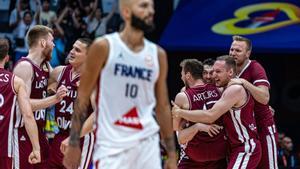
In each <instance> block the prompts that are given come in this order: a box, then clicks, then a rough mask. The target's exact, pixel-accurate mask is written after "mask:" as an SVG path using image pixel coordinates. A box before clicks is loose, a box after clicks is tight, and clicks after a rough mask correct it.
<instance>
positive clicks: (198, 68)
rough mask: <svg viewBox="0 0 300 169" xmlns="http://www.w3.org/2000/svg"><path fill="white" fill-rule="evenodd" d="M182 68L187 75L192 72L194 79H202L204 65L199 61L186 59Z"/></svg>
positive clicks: (182, 62)
mask: <svg viewBox="0 0 300 169" xmlns="http://www.w3.org/2000/svg"><path fill="white" fill-rule="evenodd" d="M180 66H181V67H182V68H183V71H184V72H185V73H187V72H190V73H191V75H192V76H193V78H195V79H202V73H203V64H202V62H201V61H199V60H197V59H184V60H183V61H181V63H180Z"/></svg>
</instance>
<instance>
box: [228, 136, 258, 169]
mask: <svg viewBox="0 0 300 169" xmlns="http://www.w3.org/2000/svg"><path fill="white" fill-rule="evenodd" d="M260 159H261V145H260V142H259V140H254V139H250V140H248V141H246V142H245V143H244V145H243V146H238V147H235V148H232V149H231V153H230V155H229V164H228V166H227V169H240V168H241V169H256V167H257V166H258V163H259V162H260Z"/></svg>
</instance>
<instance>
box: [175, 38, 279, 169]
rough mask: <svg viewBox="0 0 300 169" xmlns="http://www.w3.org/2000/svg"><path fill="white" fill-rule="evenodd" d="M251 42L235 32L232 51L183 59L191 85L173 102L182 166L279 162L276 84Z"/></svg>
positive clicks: (248, 165)
mask: <svg viewBox="0 0 300 169" xmlns="http://www.w3.org/2000/svg"><path fill="white" fill-rule="evenodd" d="M251 48H252V45H251V41H250V40H249V39H247V38H244V37H241V36H233V42H232V44H231V48H230V52H229V55H224V56H220V57H217V59H216V61H213V60H212V59H208V60H205V61H204V63H203V64H202V62H200V61H198V60H196V59H187V60H184V61H182V62H181V65H180V66H181V67H182V71H181V79H182V81H183V82H184V84H185V87H184V88H183V89H182V91H181V92H180V93H178V94H177V96H176V98H175V102H174V103H173V108H172V114H173V128H174V130H176V131H177V133H178V135H177V136H178V141H179V143H180V145H181V156H180V160H179V165H178V166H179V168H181V169H187V168H212V169H221V168H226V167H227V168H228V169H229V168H237V169H238V168H260V169H266V168H274V169H276V168H278V167H277V150H276V146H277V145H276V137H277V132H276V127H275V123H274V119H273V115H272V111H271V108H270V107H269V105H268V101H269V91H268V90H269V88H270V84H269V82H268V79H267V76H266V73H265V71H264V69H263V67H262V66H261V65H260V64H259V63H258V62H257V61H255V60H250V59H249V56H250V53H251ZM225 142H227V144H226V143H225Z"/></svg>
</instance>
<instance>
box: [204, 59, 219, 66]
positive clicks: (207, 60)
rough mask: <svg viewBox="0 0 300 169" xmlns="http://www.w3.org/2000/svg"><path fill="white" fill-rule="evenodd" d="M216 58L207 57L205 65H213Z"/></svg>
mask: <svg viewBox="0 0 300 169" xmlns="http://www.w3.org/2000/svg"><path fill="white" fill-rule="evenodd" d="M215 61H216V60H214V59H212V58H207V59H205V60H204V61H203V65H208V66H213V65H214V63H215Z"/></svg>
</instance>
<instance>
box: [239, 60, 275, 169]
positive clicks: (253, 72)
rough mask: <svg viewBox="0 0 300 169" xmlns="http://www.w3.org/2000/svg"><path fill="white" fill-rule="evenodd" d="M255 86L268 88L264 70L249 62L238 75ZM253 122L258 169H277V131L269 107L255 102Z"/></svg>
mask: <svg viewBox="0 0 300 169" xmlns="http://www.w3.org/2000/svg"><path fill="white" fill-rule="evenodd" d="M238 77H240V78H244V79H246V80H247V81H248V82H250V83H252V84H253V85H255V86H259V85H264V86H267V87H268V88H270V83H269V81H268V78H267V75H266V72H265V70H264V68H263V67H262V66H261V65H260V64H259V63H258V62H257V61H255V60H250V61H249V63H248V64H247V65H246V66H245V68H244V69H243V70H242V71H241V73H240V74H239V75H238ZM254 114H255V120H256V124H257V127H258V134H259V138H260V142H261V147H262V158H261V162H260V164H259V166H258V169H277V168H278V166H277V146H276V142H277V131H276V126H275V122H274V118H273V115H272V112H271V110H270V108H269V105H268V104H267V105H263V104H261V103H259V102H257V101H255V106H254Z"/></svg>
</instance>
